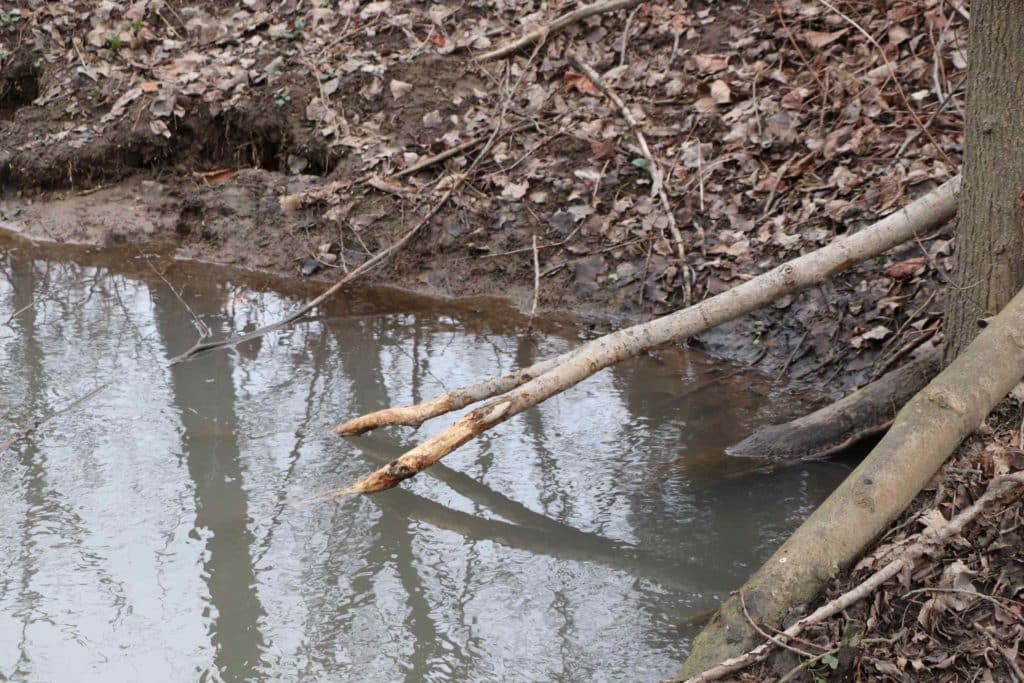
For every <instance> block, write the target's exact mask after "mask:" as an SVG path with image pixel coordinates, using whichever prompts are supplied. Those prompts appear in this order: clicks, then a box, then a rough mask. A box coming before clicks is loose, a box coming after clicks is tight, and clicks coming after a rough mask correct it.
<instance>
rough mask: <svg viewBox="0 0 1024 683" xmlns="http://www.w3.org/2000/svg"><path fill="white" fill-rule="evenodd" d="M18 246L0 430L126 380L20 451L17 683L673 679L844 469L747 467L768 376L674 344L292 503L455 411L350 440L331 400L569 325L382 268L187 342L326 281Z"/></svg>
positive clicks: (9, 629) (4, 469)
mask: <svg viewBox="0 0 1024 683" xmlns="http://www.w3.org/2000/svg"><path fill="white" fill-rule="evenodd" d="M0 252H2V255H0V387H2V390H0V416H2V418H0V443H3V442H4V441H5V440H6V439H7V438H8V436H9V435H10V434H12V433H13V431H14V430H15V429H16V428H17V425H18V424H22V425H24V424H26V423H29V422H31V421H33V420H35V419H38V418H40V417H42V416H46V415H48V414H50V413H52V412H53V411H54V410H57V409H60V408H62V407H64V406H66V405H68V404H69V403H71V402H73V401H74V400H75V399H76V398H77V397H79V396H82V395H83V394H86V393H87V392H89V391H90V390H92V389H93V388H95V387H98V386H101V385H103V384H105V383H107V382H111V384H110V386H108V387H107V388H106V389H105V390H104V391H102V392H101V393H99V394H97V395H96V396H95V397H93V398H91V399H90V400H89V401H88V402H86V403H84V404H83V405H81V406H79V407H78V408H77V409H75V410H73V411H71V412H68V413H66V414H63V415H59V416H57V417H55V418H54V419H53V420H51V421H49V422H46V423H45V424H44V425H43V426H42V427H41V428H40V429H39V431H38V432H37V433H35V434H33V435H32V436H30V437H28V438H25V439H23V440H21V441H18V442H17V443H16V444H15V445H14V446H12V447H11V448H10V449H9V450H7V451H6V452H4V453H2V454H0V480H2V481H3V482H4V487H3V493H2V494H0V496H2V498H0V680H26V681H44V680H45V681H92V680H96V681H121V680H149V681H184V680H211V681H212V680H226V681H242V680H300V679H301V680H338V681H347V680H352V681H402V680H404V681H423V680H428V681H491V680H493V681H600V680H609V681H625V680H628V681H643V680H656V679H658V678H659V677H662V676H665V675H668V674H670V673H672V672H673V671H674V670H675V668H676V667H677V665H678V664H679V662H680V661H681V660H682V659H683V658H684V656H685V654H686V651H687V647H688V643H689V639H690V638H691V637H692V636H693V634H694V633H695V631H696V629H697V626H696V625H695V624H694V623H692V622H691V618H692V616H693V615H695V614H698V613H700V612H702V611H703V610H706V609H707V608H709V607H711V606H713V605H715V604H716V603H717V602H718V601H719V600H720V599H721V598H722V597H723V596H724V595H725V594H726V593H727V592H728V591H729V590H731V589H734V588H736V587H737V586H738V585H739V584H740V583H741V582H742V580H743V579H744V578H745V577H746V576H747V574H748V573H749V572H750V571H751V570H752V569H753V568H755V567H756V566H757V564H758V563H759V562H760V561H762V560H763V559H764V558H765V557H767V555H768V554H769V553H770V552H771V551H772V550H773V549H774V548H775V547H776V546H777V545H778V544H779V543H780V542H781V540H782V539H783V538H784V537H785V535H786V534H787V533H788V532H789V531H790V530H792V529H793V528H794V527H795V526H796V525H797V524H798V523H799V522H800V521H801V520H802V519H803V518H804V517H805V516H806V515H807V514H808V513H809V512H810V510H811V509H812V508H813V506H815V505H816V504H817V503H818V502H820V501H821V500H822V499H823V498H824V497H825V496H826V495H827V494H828V493H829V492H830V491H831V489H832V488H833V487H834V486H835V485H836V484H837V483H838V481H839V480H840V479H841V478H842V476H843V475H844V473H845V470H844V468H843V467H841V466H838V465H834V464H827V463H817V464H810V465H807V466H804V467H795V468H790V469H785V470H781V471H777V472H773V473H762V474H748V475H746V476H742V477H740V476H727V475H728V474H729V473H730V472H735V471H737V470H739V469H745V468H748V463H743V462H737V461H735V460H732V461H727V460H725V459H723V456H721V448H722V447H723V446H724V445H726V444H728V443H731V442H733V441H735V440H736V439H738V438H739V437H740V436H742V435H743V434H745V433H746V432H747V431H748V430H749V429H750V428H751V427H752V426H754V425H755V424H758V423H760V422H763V421H765V420H767V419H769V418H770V417H771V416H772V411H773V410H774V408H773V407H772V405H771V404H772V403H773V399H772V398H770V397H769V395H768V394H769V391H768V389H767V387H766V386H765V382H764V380H763V379H760V378H758V377H755V376H750V375H745V374H734V369H732V368H730V367H727V366H723V365H718V364H715V363H714V362H711V361H709V360H707V359H706V358H703V357H701V356H700V355H699V354H695V353H686V352H682V351H675V350H668V351H665V352H663V353H660V354H658V357H657V358H644V359H639V360H636V361H633V362H628V363H624V364H622V365H621V366H619V367H616V368H614V369H612V370H607V371H605V372H603V373H600V374H599V375H597V376H596V377H593V378H591V379H590V380H588V381H586V382H584V383H583V384H581V385H580V386H578V387H576V388H574V389H573V390H571V391H569V392H567V393H566V394H564V395H562V396H560V397H557V398H555V399H553V400H550V401H548V402H547V403H545V404H544V405H543V406H541V407H539V408H538V409H535V410H532V411H529V412H527V413H525V414H523V415H520V416H518V417H516V418H514V419H513V420H511V421H510V422H508V423H506V424H504V425H502V426H501V427H500V428H498V429H496V430H494V431H493V432H492V433H491V434H489V435H487V436H485V437H484V438H481V439H479V440H477V441H475V442H472V443H470V444H468V445H467V446H466V447H464V448H463V449H461V450H460V451H459V452H457V453H456V454H454V455H452V456H450V457H449V458H447V459H446V460H445V461H444V464H443V465H439V466H436V467H434V468H433V469H432V470H431V471H430V475H429V476H421V477H418V478H416V479H415V480H414V481H411V482H408V483H407V484H406V485H405V486H404V487H403V488H402V489H399V490H394V491H390V492H387V493H384V494H380V495H377V496H373V497H369V498H357V499H349V500H345V501H342V502H340V503H327V504H318V505H312V506H308V507H296V506H294V505H292V504H291V501H294V500H301V499H305V498H308V497H310V496H313V495H316V494H318V493H321V492H323V491H325V490H328V489H332V488H335V487H339V486H343V485H345V484H347V483H350V482H351V481H353V480H354V479H355V478H357V477H358V476H360V475H361V474H364V473H366V472H367V471H369V470H371V469H372V468H374V467H375V466H377V465H378V464H379V463H381V462H382V461H386V460H388V459H391V458H393V457H395V456H396V455H398V454H399V453H401V452H402V451H403V449H405V448H407V447H409V446H411V445H412V444H414V443H415V442H416V440H417V439H418V438H422V437H423V436H426V435H429V434H432V433H435V432H436V431H437V430H438V429H439V428H440V427H441V426H443V425H444V424H445V423H446V421H445V420H441V421H439V422H438V423H437V424H433V423H428V424H427V425H426V426H424V427H423V428H422V429H421V430H420V431H419V432H414V431H413V430H411V429H407V428H401V429H392V430H386V431H383V432H380V433H375V434H372V435H369V436H366V437H362V438H357V439H350V440H342V439H339V438H337V437H334V436H332V435H330V434H329V433H328V429H329V428H330V427H331V426H332V425H334V424H335V423H336V422H338V421H340V420H341V419H344V418H347V417H350V416H352V415H355V414H357V413H362V412H365V411H368V410H373V409H376V408H380V407H383V406H386V405H389V404H395V403H398V404H404V403H409V402H413V401H419V400H422V399H425V398H429V397H431V396H433V395H435V394H437V393H439V392H442V391H444V390H445V388H452V387H455V386H457V385H459V384H463V383H466V382H469V381H472V380H474V379H477V378H480V377H483V376H486V375H490V374H492V373H495V372H502V371H507V370H509V369H510V368H513V367H516V366H521V365H526V364H530V363H532V362H534V361H535V360H537V359H539V358H541V357H545V356H548V355H551V354H555V353H558V352H560V351H562V350H564V349H566V348H568V347H569V345H570V344H572V343H573V340H572V339H570V338H568V337H567V336H559V335H558V334H549V335H547V336H544V337H539V336H537V335H534V336H533V337H531V336H529V335H527V334H525V333H524V330H523V327H522V326H521V320H519V319H518V318H517V317H516V316H514V315H512V314H510V313H508V312H507V311H505V312H502V313H500V314H498V315H489V316H485V315H482V314H481V313H480V312H479V311H476V310H474V309H480V308H484V307H486V306H485V304H484V303H482V302H478V303H475V304H474V303H470V304H460V305H457V306H456V305H454V304H443V303H437V302H425V301H423V300H420V299H414V298H411V297H407V296H399V295H395V294H394V293H388V292H382V291H376V290H375V291H371V292H361V293H359V294H358V295H350V296H349V297H347V298H346V299H344V300H340V301H338V302H335V303H334V304H332V305H331V307H330V309H329V310H327V311H325V312H324V313H323V314H322V315H321V316H320V317H317V318H315V319H313V320H312V321H308V322H304V323H301V324H299V325H296V326H294V327H293V328H291V329H289V330H286V331H283V332H279V333H276V334H273V335H270V336H268V337H266V338H264V339H263V340H261V341H259V342H252V343H249V344H247V345H245V346H242V347H240V348H239V349H237V351H232V352H226V353H225V352H222V353H215V354H210V355H207V356H204V357H201V358H199V359H197V360H195V361H193V362H190V363H186V364H182V365H176V366H173V367H168V366H167V365H166V359H167V358H169V357H172V356H174V355H176V354H178V353H180V352H181V351H182V350H184V349H185V348H187V347H188V346H190V345H191V344H192V342H194V341H195V339H196V331H195V329H194V326H193V322H192V314H193V313H194V314H195V315H196V316H197V317H198V318H199V319H201V320H202V321H203V322H204V323H205V324H206V325H208V326H209V327H210V328H212V329H213V330H214V332H215V333H217V334H223V333H226V332H238V331H241V330H244V329H247V328H252V327H254V326H257V325H260V324H263V323H265V322H269V321H270V320H272V319H276V318H277V317H279V316H280V315H281V314H282V313H283V312H284V311H286V310H289V309H290V308H291V307H293V306H294V305H295V302H296V301H297V300H298V299H297V298H296V297H300V296H303V295H308V293H309V292H310V291H311V290H309V289H308V288H303V287H299V286H297V285H294V284H292V285H288V286H287V287H288V291H285V290H284V289H281V288H280V287H279V288H278V289H276V290H275V289H273V288H271V287H270V285H269V284H268V283H267V282H265V281H262V280H257V279H253V278H251V277H245V276H242V275H239V274H237V273H233V272H231V271H220V272H218V271H217V270H216V269H213V268H210V267H200V266H196V265H194V264H193V265H190V264H182V263H175V264H171V263H169V262H168V261H167V260H165V259H160V258H154V259H152V260H148V259H147V258H144V257H143V256H142V255H140V254H139V253H137V252H134V251H121V252H105V253H84V252H83V251H82V250H69V249H64V248H56V247H46V248H33V247H29V246H27V245H25V244H22V243H18V242H12V241H9V240H8V239H7V238H0ZM153 268H156V269H159V270H165V269H166V278H167V281H168V282H170V283H172V284H173V286H174V287H175V288H177V289H180V290H181V300H179V299H178V298H177V297H176V296H175V294H174V293H173V292H172V290H171V288H170V287H169V285H168V282H165V281H164V280H162V279H161V278H160V277H158V276H157V275H156V274H155V271H154V270H153ZM282 286H283V285H282ZM185 304H187V308H186V305H185ZM189 309H191V313H190V311H189ZM4 321H7V322H6V324H3V323H4ZM549 332H551V330H549ZM566 334H567V335H568V333H566Z"/></svg>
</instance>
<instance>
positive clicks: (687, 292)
mask: <svg viewBox="0 0 1024 683" xmlns="http://www.w3.org/2000/svg"><path fill="white" fill-rule="evenodd" d="M571 60H572V63H573V66H575V67H576V68H577V69H579V70H580V72H582V73H583V75H584V76H586V77H587V78H588V79H589V80H590V81H591V82H592V83H593V84H594V85H595V86H597V87H598V88H599V89H600V90H601V92H603V93H604V94H605V96H607V97H608V99H610V100H611V101H612V103H613V104H615V106H616V107H618V108H619V111H620V112H621V113H622V118H624V119H625V120H626V124H627V125H628V126H629V128H630V130H632V131H633V134H634V135H636V141H637V144H639V145H640V153H641V154H642V155H643V157H644V160H645V161H646V162H647V172H648V173H650V175H651V196H652V197H654V196H657V197H658V198H659V199H660V201H661V208H662V210H663V211H664V213H665V220H666V221H667V223H668V231H669V235H670V237H671V239H672V241H673V242H674V243H675V246H676V254H677V255H678V257H679V268H680V270H682V272H683V307H686V306H689V305H690V302H691V300H692V298H693V274H692V272H691V271H690V266H689V264H688V263H687V260H686V246H685V245H684V244H683V236H682V234H680V232H679V226H677V225H676V217H675V214H674V213H673V211H672V205H671V204H670V203H669V201H668V194H667V193H666V191H665V183H664V178H663V176H662V175H661V167H660V166H659V165H658V162H657V160H655V158H654V155H653V154H651V149H650V147H648V146H647V138H646V137H644V134H643V131H642V130H640V124H639V123H638V122H637V120H636V118H635V117H634V116H633V113H632V112H631V111H630V110H629V107H627V106H626V103H625V102H623V101H622V98H621V97H619V95H618V94H617V93H616V92H615V91H614V90H612V89H611V88H610V87H609V86H608V84H607V83H605V82H604V79H602V78H601V76H600V75H598V73H597V72H596V71H594V69H593V68H591V67H590V65H588V64H586V63H585V62H584V61H583V60H581V59H580V58H579V57H578V56H576V55H572V57H571ZM697 145H698V147H697V149H698V150H699V149H700V142H699V141H698V143H697Z"/></svg>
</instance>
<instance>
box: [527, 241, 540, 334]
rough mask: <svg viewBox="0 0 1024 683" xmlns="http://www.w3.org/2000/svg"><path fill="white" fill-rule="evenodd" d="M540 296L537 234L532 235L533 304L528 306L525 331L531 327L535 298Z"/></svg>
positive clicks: (535, 304) (534, 311) (535, 311)
mask: <svg viewBox="0 0 1024 683" xmlns="http://www.w3.org/2000/svg"><path fill="white" fill-rule="evenodd" d="M539 297H540V256H539V255H538V254H537V236H536V235H534V236H533V305H532V306H531V307H530V322H528V323H527V324H526V331H527V332H529V331H530V330H532V329H533V319H534V317H536V315H537V299H538V298H539Z"/></svg>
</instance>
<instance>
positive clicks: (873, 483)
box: [681, 290, 1024, 678]
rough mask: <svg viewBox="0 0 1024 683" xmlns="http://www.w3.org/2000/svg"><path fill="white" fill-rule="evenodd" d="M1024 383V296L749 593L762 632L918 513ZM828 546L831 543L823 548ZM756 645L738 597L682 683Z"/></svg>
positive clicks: (930, 390)
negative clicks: (947, 469)
mask: <svg viewBox="0 0 1024 683" xmlns="http://www.w3.org/2000/svg"><path fill="white" fill-rule="evenodd" d="M1022 376H1024V290H1021V291H1020V292H1018V293H1017V295H1016V296H1014V298H1013V299H1012V300H1011V301H1010V303H1008V304H1007V305H1006V307H1005V308H1004V309H1003V310H1002V311H1001V312H1000V313H999V314H998V315H997V316H995V317H993V318H992V319H991V320H990V321H989V324H988V326H987V327H985V328H984V329H983V330H981V332H980V333H979V334H978V336H977V337H976V338H975V339H974V341H973V342H971V344H970V345H969V346H968V347H967V348H966V349H965V350H964V351H963V352H962V353H961V354H960V355H959V356H957V358H956V360H954V361H953V362H952V363H951V364H950V365H949V366H947V367H946V369H945V370H943V371H942V372H941V373H940V374H939V375H938V376H937V377H936V378H935V379H934V380H932V381H931V382H930V383H929V384H928V386H926V387H925V388H924V389H922V390H921V391H920V392H918V394H917V395H916V396H914V398H913V399H911V400H910V401H909V402H908V403H907V404H906V406H904V407H903V410H901V411H900V413H899V415H897V417H896V420H895V421H894V422H893V425H892V427H891V428H890V429H889V431H888V432H887V433H886V435H885V437H883V438H882V440H881V441H880V442H879V443H878V445H877V446H875V448H874V449H873V450H872V451H871V453H869V454H868V456H867V457H866V458H865V459H864V460H863V461H862V462H861V463H860V465H859V466H858V467H857V469H855V470H854V471H853V472H852V473H850V476H849V477H847V478H846V480H845V481H844V482H843V483H842V484H841V485H840V486H839V487H838V488H837V489H836V490H835V491H834V492H833V493H832V495H830V496H829V497H828V499H826V500H825V502H824V503H822V504H821V505H820V506H819V507H818V509H817V510H815V511H814V513H813V514H812V515H811V516H810V517H808V518H807V520H806V521H805V522H804V523H803V524H802V525H801V526H800V528H799V529H797V530H796V531H795V532H794V533H793V535H792V536H790V537H789V539H788V540H787V541H786V542H785V543H784V544H783V545H782V547H780V548H779V549H778V550H777V551H776V552H775V554H774V555H773V556H772V557H771V558H769V559H768V560H767V561H766V562H765V563H764V565H762V566H761V568H760V569H758V571H757V572H756V573H755V574H754V575H753V576H752V577H751V578H750V579H749V580H748V581H747V582H746V584H744V586H743V587H742V588H741V590H742V592H743V593H744V595H746V604H747V605H748V606H751V605H752V606H753V610H752V611H753V615H754V617H755V618H756V619H757V620H758V622H759V623H762V624H768V625H776V626H777V625H778V624H780V623H781V622H782V620H783V619H784V618H785V617H786V615H787V614H788V613H789V611H790V610H791V609H792V608H793V606H795V605H799V604H806V603H808V602H810V601H811V600H812V599H814V597H815V596H816V595H817V594H818V593H819V591H820V590H821V588H822V586H823V585H824V582H825V581H827V580H828V578H829V577H830V576H833V575H835V574H836V572H837V571H838V570H840V569H841V568H843V567H847V566H849V565H850V564H852V563H853V562H854V561H855V560H856V558H858V557H859V556H860V555H861V553H863V552H864V550H865V549H866V548H867V547H868V545H869V544H870V543H871V542H872V541H873V540H874V539H876V538H877V537H878V536H879V535H880V534H881V533H882V531H884V530H885V528H886V527H887V526H888V525H889V524H890V523H892V521H893V520H894V519H896V517H898V516H899V514H900V513H901V512H902V511H903V510H904V509H905V508H906V507H907V505H909V504H910V501H911V500H913V498H914V496H915V495H917V493H918V492H919V491H920V490H921V488H922V487H923V486H924V485H925V484H926V483H927V482H928V480H929V479H931V477H932V476H933V475H934V474H935V472H936V470H938V469H939V467H940V466H941V465H942V463H943V462H944V461H945V460H946V458H947V457H948V456H949V454H950V453H952V452H953V450H954V449H956V447H957V446H958V445H959V444H960V442H961V441H962V440H963V439H964V437H966V436H967V435H968V434H970V433H971V432H973V431H974V430H975V429H977V428H978V425H979V424H981V422H982V420H983V419H984V418H985V416H986V415H987V414H988V413H989V411H991V410H992V408H993V407H994V406H995V405H996V403H998V402H999V401H1000V400H1002V398H1003V397H1004V396H1006V394H1007V393H1008V392H1009V391H1010V389H1012V388H1013V386H1014V385H1015V384H1016V383H1017V382H1018V381H1019V380H1020V378H1021V377H1022ZM822 539H827V543H826V542H822ZM755 642H757V636H756V633H755V632H754V631H753V630H752V629H750V628H749V626H748V625H747V623H746V620H745V618H744V615H743V613H742V611H741V605H740V604H739V602H738V601H737V600H736V599H735V598H730V599H729V600H728V601H726V602H725V603H724V604H723V605H722V609H721V610H720V611H719V614H718V615H717V616H716V617H715V618H714V619H713V620H712V621H711V622H710V623H709V624H708V625H707V626H706V627H705V628H704V630H703V631H702V632H701V633H700V635H698V636H697V638H696V639H695V640H694V642H693V646H692V648H691V650H690V656H689V658H688V659H687V660H686V663H685V664H684V665H683V669H682V672H681V677H683V678H685V677H686V676H690V675H696V674H697V673H699V672H701V671H704V670H705V669H708V668H710V667H712V666H714V665H716V664H717V663H718V662H721V661H722V660H724V659H728V658H730V657H732V656H735V655H737V654H738V653H741V652H744V651H745V650H747V649H749V648H750V647H752V646H753V645H754V643H755Z"/></svg>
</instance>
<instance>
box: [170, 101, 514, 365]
mask: <svg viewBox="0 0 1024 683" xmlns="http://www.w3.org/2000/svg"><path fill="white" fill-rule="evenodd" d="M506 104H507V101H506ZM503 124H504V109H502V115H501V118H500V120H499V123H498V125H497V126H496V127H495V129H494V130H493V131H492V132H491V134H490V136H489V137H488V138H487V142H486V143H485V144H484V148H483V149H482V150H480V152H479V153H478V154H477V155H476V157H475V158H474V159H473V163H472V164H470V165H469V168H467V169H466V171H465V172H463V173H459V174H456V175H454V176H452V177H451V179H450V185H449V186H448V190H447V191H445V193H444V194H443V195H442V196H441V198H440V199H438V200H437V201H436V202H434V204H433V206H431V207H430V210H429V211H427V213H426V215H425V216H423V218H421V219H420V220H419V221H417V222H416V225H414V226H412V227H411V228H410V229H409V230H407V231H406V232H405V234H404V235H402V237H401V238H399V240H398V241H397V242H394V243H393V244H391V246H389V247H387V248H385V249H382V250H380V251H378V252H377V253H376V254H374V255H373V256H371V257H370V258H369V259H368V260H366V261H364V262H363V263H362V264H360V265H359V267H358V268H355V269H353V270H350V271H349V272H348V273H347V274H346V275H345V277H343V278H341V279H340V280H338V281H337V282H335V283H334V284H333V285H331V286H330V287H328V288H327V290H325V291H324V292H323V293H322V294H320V296H318V297H316V298H315V299H313V300H312V301H310V302H308V303H306V304H304V305H303V306H300V307H299V308H298V309H296V310H295V311H293V312H292V313H290V314H289V315H287V316H286V317H284V318H282V319H281V320H278V321H277V322H273V323H270V324H269V325H264V326H263V327H260V328H258V329H255V330H253V331H251V332H247V333H246V334H242V335H239V336H237V337H229V338H227V339H218V340H215V341H203V339H202V338H200V339H199V341H197V342H196V343H195V344H193V345H192V347H191V348H189V349H187V350H186V351H185V352H184V353H182V354H181V355H179V356H176V357H174V358H172V359H171V360H170V362H169V364H170V365H174V364H176V363H181V362H183V361H186V360H190V359H192V358H195V357H196V356H198V355H199V354H201V353H205V352H207V351H212V350H214V349H222V348H225V347H229V346H235V345H237V344H241V343H242V342H247V341H250V340H252V339H257V338H259V337H262V336H263V335H265V334H268V333H270V332H273V331H275V330H280V329H282V328H283V327H286V326H287V325H290V324H292V323H293V322H295V321H296V320H299V319H300V318H302V317H303V316H305V315H306V314H307V313H309V312H310V311H312V310H313V309H314V308H316V307H317V306H319V305H320V304H322V303H323V302H324V301H326V300H327V299H329V298H331V297H332V296H334V295H335V294H337V293H338V292H339V291H341V290H342V289H343V288H344V287H345V286H346V285H348V284H350V283H351V282H352V281H353V280H355V279H356V278H358V277H359V276H360V275H362V274H363V273H365V272H367V271H369V270H370V269H372V268H374V267H376V266H377V265H378V264H379V263H381V262H382V261H384V260H385V259H387V258H388V257H389V256H391V255H392V254H394V253H395V252H397V251H399V250H401V249H402V248H403V247H404V246H405V245H406V244H407V243H408V242H409V240H411V239H412V238H413V237H415V236H416V234H417V233H419V231H420V230H422V229H423V226H425V225H426V224H427V223H429V222H430V220H431V219H432V218H433V217H434V216H435V215H436V214H437V212H438V211H440V210H441V207H443V206H444V205H445V204H446V203H447V202H448V200H449V199H451V196H452V195H453V194H454V193H455V191H456V190H457V189H459V187H461V185H462V183H463V182H465V180H466V178H468V177H469V175H470V173H472V172H473V170H474V169H475V168H476V166H477V164H479V163H480V160H481V159H483V158H484V157H485V156H486V155H487V153H488V152H489V151H490V149H491V147H492V146H493V145H494V141H495V140H496V139H497V138H498V135H500V134H501V133H502V125H503ZM472 142H473V144H474V145H475V144H477V141H476V140H474V141H472ZM438 160H439V159H437V158H434V159H430V160H428V161H431V163H434V162H436V161H438ZM424 167H425V165H424V166H421V167H420V168H424Z"/></svg>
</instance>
